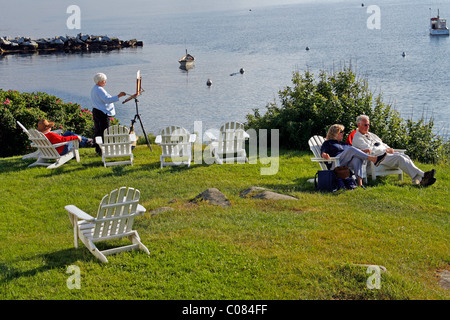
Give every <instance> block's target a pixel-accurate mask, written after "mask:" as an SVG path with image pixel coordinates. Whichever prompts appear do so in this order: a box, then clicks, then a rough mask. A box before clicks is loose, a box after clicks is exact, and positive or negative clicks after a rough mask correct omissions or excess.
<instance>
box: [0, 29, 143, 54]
mask: <svg viewBox="0 0 450 320" xmlns="http://www.w3.org/2000/svg"><path fill="white" fill-rule="evenodd" d="M142 46H143V42H142V41H137V40H136V39H132V40H120V39H118V38H110V37H108V36H93V35H83V34H81V33H80V34H78V35H77V36H76V37H72V36H56V37H54V38H46V39H44V38H41V39H37V40H33V39H31V38H28V37H15V38H14V39H12V38H9V37H0V53H1V54H14V53H35V52H40V51H42V52H67V53H70V52H78V51H110V50H117V49H122V48H130V47H142Z"/></svg>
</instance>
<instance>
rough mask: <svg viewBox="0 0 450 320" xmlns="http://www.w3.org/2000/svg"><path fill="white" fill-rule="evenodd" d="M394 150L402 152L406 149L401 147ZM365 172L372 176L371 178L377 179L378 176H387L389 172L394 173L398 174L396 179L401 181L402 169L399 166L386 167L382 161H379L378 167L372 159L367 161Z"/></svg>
mask: <svg viewBox="0 0 450 320" xmlns="http://www.w3.org/2000/svg"><path fill="white" fill-rule="evenodd" d="M394 151H396V152H401V153H404V152H405V151H406V150H403V149H394ZM366 170H367V174H368V175H369V176H371V177H372V180H373V181H375V180H377V177H379V176H388V175H391V174H396V175H397V176H398V180H400V181H403V171H402V170H401V169H400V168H391V167H386V166H385V165H383V163H380V165H379V166H378V167H376V166H375V164H374V163H373V162H372V161H367V168H366Z"/></svg>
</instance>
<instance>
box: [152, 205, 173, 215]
mask: <svg viewBox="0 0 450 320" xmlns="http://www.w3.org/2000/svg"><path fill="white" fill-rule="evenodd" d="M173 210H175V209H174V208H171V207H161V208H156V209H153V210H152V211H150V212H149V214H150V216H152V217H153V216H156V215H157V214H160V213H162V212H166V211H173Z"/></svg>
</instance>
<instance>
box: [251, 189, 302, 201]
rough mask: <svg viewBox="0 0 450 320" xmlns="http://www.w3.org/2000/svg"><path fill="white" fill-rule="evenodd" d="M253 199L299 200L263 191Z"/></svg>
mask: <svg viewBox="0 0 450 320" xmlns="http://www.w3.org/2000/svg"><path fill="white" fill-rule="evenodd" d="M252 198H253V199H264V200H298V199H297V198H295V197H291V196H288V195H285V194H281V193H276V192H272V191H263V192H260V193H258V194H256V195H254V196H253V197H252Z"/></svg>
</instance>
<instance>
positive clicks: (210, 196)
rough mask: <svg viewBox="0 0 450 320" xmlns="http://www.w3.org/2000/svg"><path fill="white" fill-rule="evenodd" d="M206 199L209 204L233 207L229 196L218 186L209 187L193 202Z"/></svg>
mask: <svg viewBox="0 0 450 320" xmlns="http://www.w3.org/2000/svg"><path fill="white" fill-rule="evenodd" d="M200 201H205V202H207V203H209V204H213V205H217V206H222V207H231V203H230V201H229V200H228V199H227V197H226V196H225V195H224V194H223V193H222V192H220V191H219V190H218V189H216V188H209V189H206V190H205V191H203V192H202V193H200V194H199V195H197V196H196V197H195V198H194V199H192V200H191V202H200Z"/></svg>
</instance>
